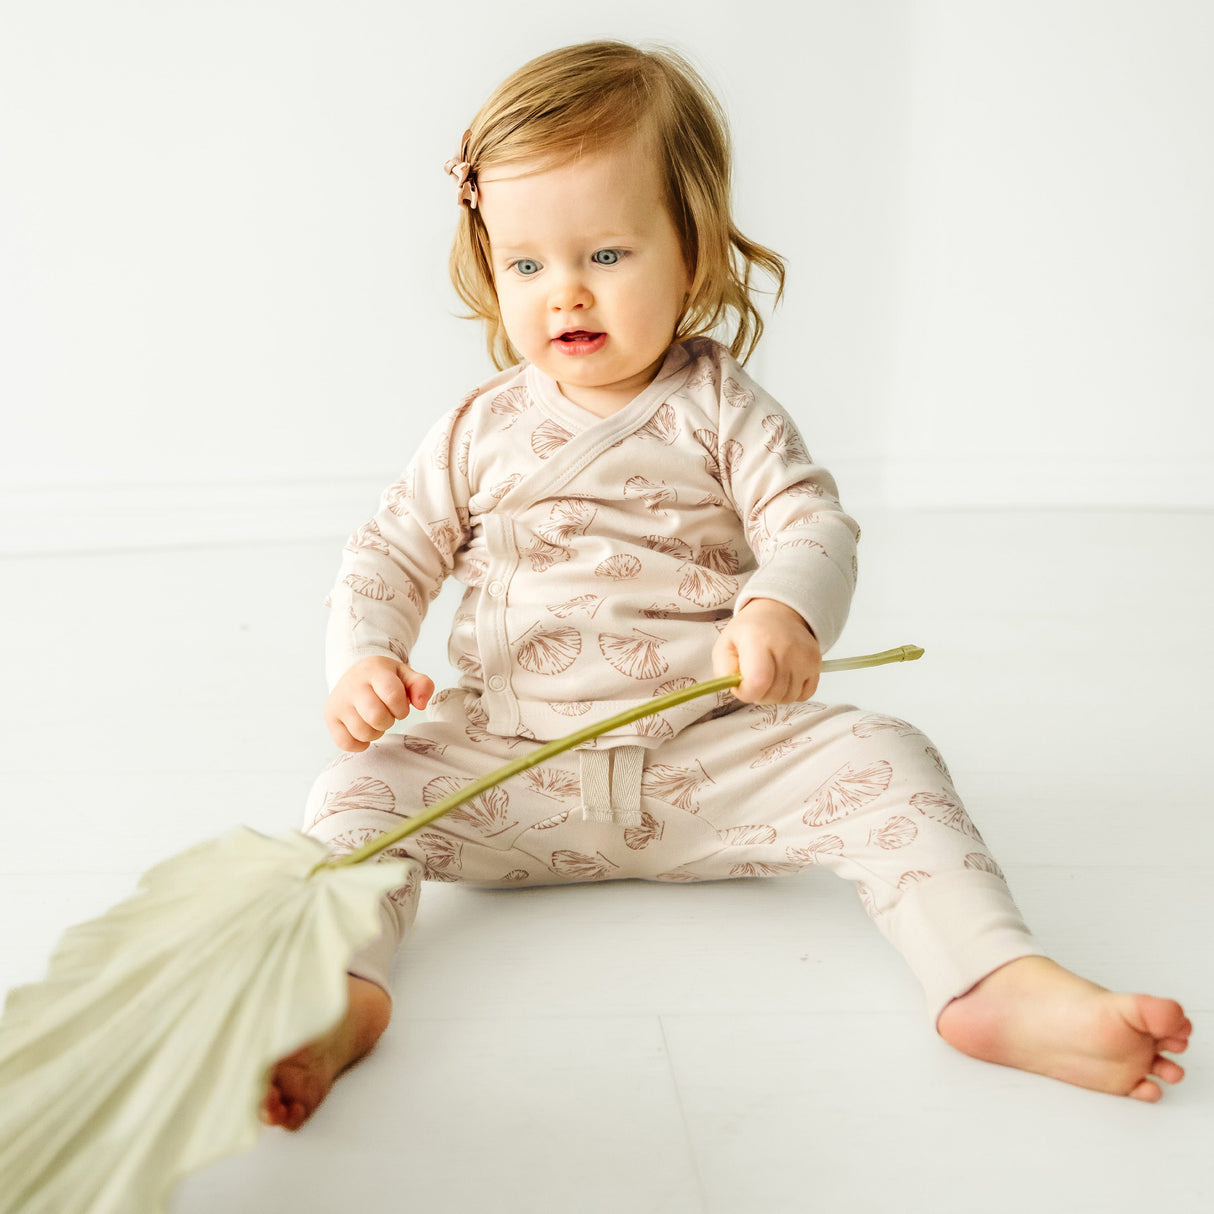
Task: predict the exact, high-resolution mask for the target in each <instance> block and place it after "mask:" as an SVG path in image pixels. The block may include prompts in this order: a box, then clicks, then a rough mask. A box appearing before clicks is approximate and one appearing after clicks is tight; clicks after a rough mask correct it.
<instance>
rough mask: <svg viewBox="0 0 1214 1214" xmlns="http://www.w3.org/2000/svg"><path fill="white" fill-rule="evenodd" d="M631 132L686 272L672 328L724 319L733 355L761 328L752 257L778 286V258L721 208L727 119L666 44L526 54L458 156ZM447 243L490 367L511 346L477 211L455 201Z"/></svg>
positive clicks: (584, 143) (687, 331) (499, 156)
mask: <svg viewBox="0 0 1214 1214" xmlns="http://www.w3.org/2000/svg"><path fill="white" fill-rule="evenodd" d="M637 132H644V133H648V134H651V135H652V137H653V138H654V140H655V142H656V147H657V148H658V154H659V156H660V157H661V166H660V168H661V172H662V179H663V183H664V191H665V202H666V205H667V207H668V208H669V211H670V216H671V218H672V220H673V221H674V224H675V228H676V229H677V231H678V234H679V240H680V243H681V245H682V249H683V258H684V260H685V261H686V263H687V267H688V270H689V271H690V272H691V274H692V284H691V291H690V294H689V297H688V301H687V304H686V307H685V308H684V310H683V316H682V319H681V320H680V321H679V325H678V328H677V330H676V331H675V334H674V337H675V340H676V341H680V340H682V339H683V338H686V337H694V336H698V335H700V334H704V333H708V332H709V331H710V330H712V329H714V328H716V327H717V326H718V325H721V324H724V323H727V317H728V316H729V314H730V313H733V314H734V318H733V321H732V338H731V340H730V342H729V349H730V352H731V353H732V354H733V356H734V357H735V358H737V359H739V360H740V361H742V362H745V361H746V359H747V358H749V357H750V354H751V352H752V351H753V350H754V348H755V346H756V345H757V344H758V341H759V338H760V336H761V335H762V333H763V319H762V317H761V316H760V315H759V310H758V308H757V307H756V306H755V302H754V300H753V298H752V291H753V290H755V288H753V287H752V286H751V275H752V272H753V270H754V268H755V267H756V266H758V267H759V268H761V269H763V270H764V271H766V272H767V273H768V274H769V275H770V276H771V277H772V278H773V279H774V280H775V283H776V292H775V302H776V303H779V301H780V297H781V296H782V295H783V293H784V260H783V258H781V257H780V256H779V255H778V254H777V253H774V252H772V250H771V249H768V248H764V246H763V245H760V244H756V243H755V242H754V241H751V240H748V239H747V238H746V237H745V236H743V235H742V233H741V232H739V231H738V229H737V228H736V227H735V226H734V223H733V218H732V215H731V211H730V160H731V157H730V141H729V127H728V123H727V122H726V118H725V113H724V111H723V110H722V108H721V105H720V103H719V102H718V101H717V99H716V98H715V97H714V96H713V95H712V93H711V92H710V90H709V89H708V86H707V85H706V84H705V83H704V81H703V80H702V79H701V77H700V75H699V73H698V72H696V70H695V68H693V67H692V66H691V64H690V63H688V62H687V60H686V59H684V58H683V57H682V56H681V55H679V54H678V53H677V52H675V51H673V50H671V49H669V48H667V47H661V46H658V47H654V48H653V49H651V50H642V49H640V48H639V47H635V46H630V45H629V44H628V43H626V42H611V41H602V42H584V43H581V44H579V45H577V46H567V47H562V48H561V49H560V50H555V51H549V52H548V53H547V54H545V55H540V56H539V57H538V58H537V59H533V60H531V62H530V63H527V64H525V65H524V66H523V67H521V68H519V70H518V71H516V72H515V73H514V74H513V75H511V76H510V77H509V78H508V79H506V80H505V81H503V83H502V84H501V85H499V86H498V88H497V89H496V90H495V91H494V93H493V94H492V95H491V96H490V97H489V99H488V100H487V101H486V102H485V104H484V105H482V106H481V108H480V110H479V111H478V112H477V115H476V117H475V118H474V119H473V120H472V126H471V129H470V130H469V133H468V138H467V143H466V145H465V148H464V151H463V157H462V158H463V159H464V160H466V161H467V162H468V163H469V164H470V165H471V166H472V171H473V172H474V173H475V172H477V171H479V170H483V169H487V168H490V167H492V166H495V165H501V164H507V163H514V162H518V161H523V160H534V159H540V160H550V161H560V160H561V159H563V158H569V159H573V158H575V157H577V156H579V155H581V154H583V153H587V152H594V151H596V150H599V149H602V148H604V147H607V146H609V145H610V144H612V143H613V142H615V141H617V140H620V139H623V138H625V137H627V136H631V135H635V134H636V133H637ZM460 211H461V215H460V219H459V228H458V230H457V231H456V235H455V243H454V245H453V246H452V249H451V260H450V270H451V281H452V283H453V284H454V285H455V290H456V293H457V294H458V295H459V297H460V299H461V300H463V302H464V303H465V304H467V305H468V307H469V308H470V309H471V310H472V314H471V316H470V317H469V319H480V320H483V321H484V322H485V326H486V333H485V340H486V345H487V346H488V349H489V356H490V358H491V359H492V360H493V364H494V366H496V367H498V368H499V369H504V368H505V367H507V366H510V365H511V364H513V363H515V362H517V361H518V354H517V352H516V351H515V349H514V347H513V346H512V345H511V343H510V338H509V336H508V335H507V333H506V330H505V327H504V326H503V324H502V318H501V312H500V310H499V308H498V302H497V292H496V290H495V289H494V285H493V269H492V263H491V261H490V251H489V234H488V232H487V230H486V229H485V224H484V220H483V219H482V218H481V215H480V212H479V210H476V209H473V208H470V207H466V206H465V207H461V208H460Z"/></svg>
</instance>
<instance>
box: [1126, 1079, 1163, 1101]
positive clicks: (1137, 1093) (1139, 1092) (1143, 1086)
mask: <svg viewBox="0 0 1214 1214" xmlns="http://www.w3.org/2000/svg"><path fill="white" fill-rule="evenodd" d="M1129 1096H1130V1098H1131V1099H1133V1100H1145V1101H1146V1102H1147V1103H1148V1104H1154V1103H1155V1102H1156V1101H1157V1100H1162V1099H1163V1092H1162V1091H1160V1088H1159V1085H1158V1084H1157V1083H1152V1082H1151V1081H1150V1080H1149V1079H1140V1080H1139V1081H1138V1083H1137V1085H1136V1086H1135V1087H1134V1088H1133V1089H1132V1090H1131V1091H1130V1093H1129Z"/></svg>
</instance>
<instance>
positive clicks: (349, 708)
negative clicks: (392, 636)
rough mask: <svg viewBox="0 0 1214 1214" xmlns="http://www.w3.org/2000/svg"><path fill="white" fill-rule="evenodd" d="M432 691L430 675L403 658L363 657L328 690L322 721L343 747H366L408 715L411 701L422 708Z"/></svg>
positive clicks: (362, 748) (432, 685)
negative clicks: (422, 672) (418, 670)
mask: <svg viewBox="0 0 1214 1214" xmlns="http://www.w3.org/2000/svg"><path fill="white" fill-rule="evenodd" d="M433 694H434V681H433V679H431V678H430V677H429V676H428V675H424V674H418V673H417V671H416V670H414V669H412V668H411V667H409V666H407V665H405V663H404V662H398V661H397V660H396V659H395V658H384V657H377V658H363V659H362V661H361V662H355V663H354V665H353V666H351V667H350V669H349V670H347V671H346V673H345V674H343V675H342V676H341V678H340V679H338V680H337V682H336V684H334V687H333V690H332V691H331V692H329V698H328V700H327V701H326V702H325V724H326V725H327V726H328V727H329V733H330V734H332V735H333V741H334V742H336V743H337V745H338V746H340V747H341V749H342V750H350V751H360V750H366V749H367V747H368V746H370V744H371V743H372V742H374V741H375V740H376V739H377V738H382V737H383V736H384V734H385V733H387V732H388V730H389V729H391V728H392V726H393V725H395V724H396V722H397V721H402V720H404V718H405V717H407V716H408V715H409V707H410V705H412V706H413V707H414V708H425V706H426V704H427V703H428V701H429V699H430V697H431V696H432V695H433Z"/></svg>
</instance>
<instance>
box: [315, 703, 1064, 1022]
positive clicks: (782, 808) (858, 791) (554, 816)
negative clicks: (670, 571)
mask: <svg viewBox="0 0 1214 1214" xmlns="http://www.w3.org/2000/svg"><path fill="white" fill-rule="evenodd" d="M477 698H478V697H477V695H476V694H475V693H474V692H471V691H464V690H462V689H448V690H446V691H442V692H439V693H438V694H436V695H435V696H434V697H433V698H432V699H431V702H430V706H429V709H428V711H427V717H428V719H427V720H424V721H416V722H411V723H410V725H409V727H408V732H405V733H396V732H394V733H389V734H387V735H385V736H384V737H383V738H381V739H380V740H379V741H378V742H376V743H373V744H372V745H371V746H370V747H369V748H368V749H367V750H365V751H363V752H362V753H361V754H346V755H343V756H342V757H341V758H339V759H338V760H337V761H336V762H335V763H333V764H332V765H331V766H330V767H329V768H328V769H327V770H326V771H325V772H324V773H323V774H322V775H321V777H320V778H319V779H318V780H317V782H316V784H315V785H314V787H313V789H312V793H311V795H310V796H309V799H308V805H307V810H306V814H305V830H306V832H307V833H308V834H310V835H313V836H315V837H316V838H319V839H321V840H322V841H323V842H325V843H326V844H327V845H328V846H329V848H330V849H331V850H332V851H333V852H335V853H338V854H342V853H346V852H349V851H353V850H354V849H355V848H356V847H359V846H361V845H362V844H363V843H365V842H366V841H367V840H368V839H370V838H371V837H372V836H374V835H377V834H379V833H381V832H382V831H385V830H387V829H390V828H391V827H392V826H395V825H398V824H399V822H400V820H401V819H402V818H405V817H409V816H412V815H413V814H415V813H417V812H419V810H421V809H422V808H424V807H425V806H427V805H432V804H434V803H435V802H436V801H438V800H440V799H441V798H442V797H445V796H448V795H449V794H450V793H452V792H453V791H455V790H456V789H458V788H462V787H463V786H464V785H466V784H467V783H469V782H470V781H472V780H474V779H477V778H478V777H480V776H483V775H486V774H488V773H489V772H491V771H494V770H495V769H496V768H498V767H500V766H501V765H502V764H503V763H505V762H508V761H509V760H510V759H512V758H515V757H517V756H518V755H520V754H525V753H526V751H527V748H528V747H532V746H534V745H535V744H534V743H532V742H529V741H525V740H523V739H520V738H504V737H500V736H498V735H494V734H488V733H486V731H485V730H484V729H483V727H481V726H480V725H478V724H477V723H475V721H474V720H473V719H471V718H470V716H469V711H468V710H469V708H470V707H474V706H475V703H476V700H477ZM735 704H736V707H734V708H732V709H730V710H727V711H726V712H724V713H723V714H722V713H721V712H720V710H717V711H716V712H715V713H712V714H710V715H708V716H706V717H705V718H704V719H702V720H700V721H697V722H696V723H694V724H693V725H690V726H688V727H687V728H685V729H684V730H683V731H682V732H681V733H679V734H677V735H676V736H675V737H674V738H673V739H670V740H668V741H664V742H662V743H661V744H660V745H659V746H657V747H656V748H650V749H646V750H643V751H642V750H641V749H640V748H639V747H636V746H631V745H625V746H622V747H621V746H618V745H617V746H616V748H615V749H614V750H612V751H604V750H602V749H598V748H593V744H592V748H589V749H587V750H574V751H568V752H566V753H565V754H563V755H559V756H557V757H556V758H555V759H553V760H551V761H550V762H549V763H547V764H543V765H541V766H538V767H534V768H532V769H531V770H530V771H527V772H524V773H522V774H521V775H518V776H515V777H514V778H513V779H512V780H509V781H507V782H506V783H504V784H501V785H498V786H497V787H496V788H492V789H489V790H488V791H486V792H485V793H482V794H481V795H480V796H478V797H476V798H475V799H474V800H472V801H470V802H467V803H466V804H464V805H462V806H459V807H457V808H456V809H453V810H451V811H450V812H448V813H447V814H446V815H444V816H443V817H441V818H439V819H438V820H437V821H436V822H434V823H432V824H431V825H430V826H428V827H426V828H425V829H423V830H421V831H419V832H418V833H417V834H414V835H411V836H409V837H407V838H406V839H404V840H402V841H401V843H400V844H398V845H396V846H395V847H393V848H392V849H390V851H389V853H388V854H390V855H392V856H395V857H398V858H407V859H409V860H412V861H413V866H412V871H411V874H410V878H409V881H408V883H407V884H406V885H404V886H402V887H401V888H400V889H397V890H393V891H392V892H391V894H390V895H388V896H387V897H386V898H385V899H384V901H383V904H382V907H381V920H382V924H383V930H382V932H381V935H380V937H379V938H378V939H377V940H375V941H374V942H373V943H372V944H370V945H368V946H367V947H366V948H364V949H363V950H361V951H360V952H359V953H357V954H355V956H354V958H352V960H351V963H350V967H349V968H350V972H351V973H354V974H358V975H360V976H362V977H366V978H369V979H371V980H372V981H374V982H378V983H379V984H380V985H382V986H384V987H387V986H388V976H389V971H390V968H391V964H392V959H393V956H394V955H395V952H396V950H397V948H398V946H399V945H400V943H401V942H402V941H403V940H404V938H405V936H406V934H407V933H408V931H409V929H410V927H411V926H412V924H413V919H414V916H415V914H416V911H417V902H418V896H419V894H420V889H421V882H422V881H423V880H430V881H462V882H465V883H467V884H469V885H472V886H475V887H479V888H501V887H509V886H526V885H554V884H562V883H569V882H582V881H610V880H620V879H624V878H639V879H641V880H648V881H674V882H677V881H715V880H721V879H724V878H731V877H773V876H782V875H786V874H792V873H798V872H801V871H802V870H804V869H808V868H814V867H817V866H824V867H827V868H830V869H833V870H834V871H835V872H836V873H837V874H838V875H839V876H841V877H845V878H848V879H850V880H852V881H854V882H855V883H856V888H857V891H858V893H859V895H860V899H861V901H862V903H863V905H864V908H865V910H866V911H867V912H868V914H869V916H870V917H871V918H872V919H873V921H874V922H875V923H876V925H877V927H878V928H879V929H880V930H881V932H882V933H883V934H884V935H885V937H886V938H887V939H888V940H889V941H890V942H891V943H892V944H893V945H894V947H895V948H897V949H898V951H899V952H901V954H902V955H903V957H904V958H905V959H906V961H907V963H908V964H909V965H910V967H911V970H912V971H913V972H914V974H915V975H916V977H917V978H918V979H919V981H920V983H921V984H922V986H923V989H924V992H925V995H926V998H927V1007H928V1012H929V1014H930V1015H931V1018H932V1023H933V1025H934V1024H935V1021H936V1018H937V1017H938V1016H939V1014H940V1012H942V1011H943V1010H944V1008H945V1006H946V1005H947V1004H948V1003H949V1001H950V1000H952V999H954V998H956V997H957V996H958V995H961V994H964V993H965V991H967V990H968V989H969V988H970V987H972V986H973V985H974V984H975V983H977V982H979V981H981V979H982V978H984V977H985V976H986V975H987V974H989V973H991V972H992V971H993V970H995V969H997V968H999V967H1000V966H1001V965H1004V964H1006V963H1007V962H1009V961H1013V960H1015V959H1016V958H1017V957H1023V956H1029V955H1034V954H1042V953H1043V950H1042V949H1041V948H1040V947H1039V946H1038V944H1037V942H1036V941H1035V940H1034V939H1033V937H1032V935H1031V934H1030V933H1029V930H1028V928H1027V927H1026V925H1025V923H1024V920H1023V918H1022V916H1021V914H1020V911H1019V910H1018V908H1017V906H1016V904H1015V902H1014V901H1013V900H1012V896H1011V893H1010V891H1009V889H1008V887H1007V883H1006V881H1005V880H1004V877H1003V873H1002V872H1001V871H1000V869H999V866H998V865H997V864H996V863H995V861H994V859H993V858H992V856H991V854H990V852H989V851H988V850H987V848H986V845H985V844H984V843H983V841H982V837H981V835H979V833H978V831H977V829H976V828H975V826H974V825H973V823H972V822H971V821H970V818H969V815H968V814H967V813H966V811H965V809H964V807H963V806H962V804H961V801H960V799H959V798H958V796H957V792H956V790H955V789H954V788H953V783H952V780H951V779H950V777H949V774H948V770H947V768H946V766H945V764H944V760H943V759H942V758H941V756H940V754H939V753H938V752H937V750H936V749H935V748H934V747H933V746H932V744H931V742H930V741H929V739H928V738H927V737H925V736H924V735H923V734H922V733H920V732H919V731H918V730H917V729H915V727H914V726H912V725H909V724H908V723H907V722H905V721H901V720H898V719H897V718H894V717H888V716H882V715H879V714H876V713H870V712H863V711H861V710H860V709H858V708H855V707H852V706H851V705H846V704H834V705H827V704H822V703H818V702H810V703H804V704H787V705H768V704H742V703H741V702H735ZM649 740H650V739H646V741H649ZM603 741H605V740H600V745H602V742H603ZM611 741H612V742H613V743H618V742H619V739H612V740H611Z"/></svg>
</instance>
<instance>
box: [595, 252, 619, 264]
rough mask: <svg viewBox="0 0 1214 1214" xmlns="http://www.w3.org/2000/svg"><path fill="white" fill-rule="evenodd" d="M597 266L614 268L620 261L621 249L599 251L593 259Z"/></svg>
mask: <svg viewBox="0 0 1214 1214" xmlns="http://www.w3.org/2000/svg"><path fill="white" fill-rule="evenodd" d="M590 260H591V261H593V262H594V263H595V264H596V265H600V266H614V265H615V264H616V263H617V262H618V261H619V260H620V251H619V249H599V250H598V251H597V252H595V253H594V254H593V255H592V256H591V258H590Z"/></svg>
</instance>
